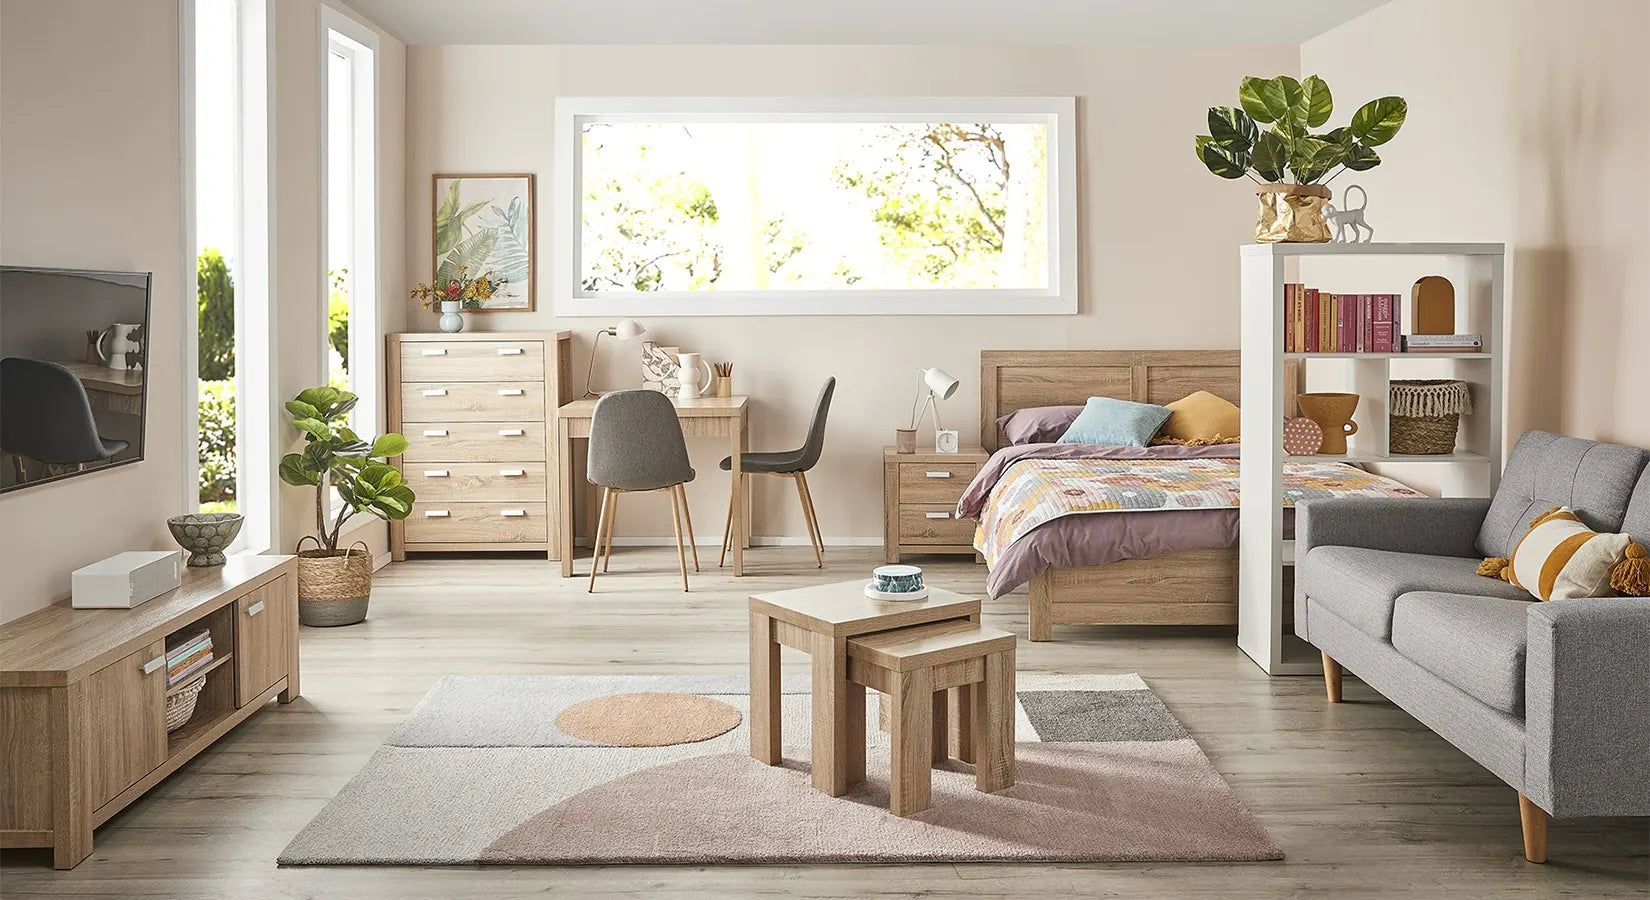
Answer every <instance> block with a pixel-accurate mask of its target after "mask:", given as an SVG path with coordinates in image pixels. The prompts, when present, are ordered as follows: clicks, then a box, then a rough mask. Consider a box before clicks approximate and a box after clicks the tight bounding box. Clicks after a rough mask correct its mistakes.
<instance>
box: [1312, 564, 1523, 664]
mask: <svg viewBox="0 0 1650 900" xmlns="http://www.w3.org/2000/svg"><path fill="white" fill-rule="evenodd" d="M1296 566H1297V567H1296V570H1295V577H1296V578H1299V579H1300V583H1301V588H1302V589H1303V590H1305V591H1306V595H1307V596H1308V597H1311V598H1312V599H1313V600H1314V601H1315V602H1317V603H1319V604H1321V605H1323V606H1324V607H1325V608H1327V609H1328V610H1329V611H1330V612H1333V613H1335V614H1336V615H1338V616H1340V617H1341V618H1343V619H1345V620H1346V621H1348V622H1350V623H1352V624H1353V625H1356V626H1357V627H1358V629H1359V630H1360V631H1362V632H1363V633H1365V634H1367V635H1369V636H1370V637H1375V638H1380V639H1381V640H1383V641H1385V640H1391V639H1392V604H1393V601H1395V600H1397V599H1398V597H1399V596H1401V595H1403V594H1407V593H1409V592H1410V591H1444V592H1447V593H1451V594H1472V595H1475V596H1479V597H1498V598H1502V599H1506V600H1528V599H1530V595H1529V594H1527V593H1525V592H1524V591H1523V590H1521V589H1519V588H1516V587H1513V586H1512V585H1510V584H1508V583H1507V582H1505V581H1502V580H1501V579H1499V578H1485V577H1484V576H1482V575H1480V574H1478V560H1475V559H1466V558H1463V557H1459V556H1429V555H1427V554H1424V553H1395V552H1393V551H1391V550H1365V549H1364V548H1362V547H1336V546H1327V547H1313V548H1312V549H1311V551H1310V552H1308V553H1307V554H1306V559H1305V560H1304V564H1302V563H1297V564H1296Z"/></svg>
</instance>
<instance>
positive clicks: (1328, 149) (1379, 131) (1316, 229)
mask: <svg viewBox="0 0 1650 900" xmlns="http://www.w3.org/2000/svg"><path fill="white" fill-rule="evenodd" d="M1238 102H1239V104H1240V105H1241V107H1242V108H1241V109H1239V108H1236V107H1230V106H1213V107H1210V108H1209V133H1208V134H1200V135H1198V136H1197V158H1198V159H1199V160H1200V161H1201V162H1202V163H1203V164H1204V165H1205V166H1207V167H1208V169H1209V171H1211V172H1213V173H1215V174H1216V175H1219V176H1220V177H1222V178H1228V179H1237V178H1245V177H1247V178H1249V179H1251V180H1253V181H1255V182H1256V183H1257V184H1259V185H1260V188H1259V190H1258V191H1257V192H1256V193H1257V195H1258V196H1259V197H1260V215H1259V218H1258V219H1257V220H1256V223H1255V239H1256V240H1258V241H1261V242H1262V243H1278V242H1283V241H1289V242H1303V243H1323V242H1325V241H1328V240H1329V239H1330V236H1331V235H1330V232H1329V225H1328V224H1327V223H1325V222H1324V220H1323V205H1324V203H1325V202H1327V201H1328V200H1329V198H1330V196H1331V195H1330V191H1329V188H1328V187H1327V185H1328V183H1329V182H1330V181H1333V180H1334V179H1335V177H1336V176H1338V175H1340V174H1341V173H1342V172H1345V171H1347V170H1349V169H1350V170H1351V171H1354V172H1363V171H1366V170H1368V169H1373V168H1375V167H1376V166H1378V165H1380V164H1381V157H1380V154H1378V153H1376V152H1375V150H1374V148H1375V147H1379V146H1380V145H1382V144H1384V143H1386V142H1387V141H1390V140H1392V138H1393V136H1394V135H1396V134H1397V133H1398V129H1399V128H1400V127H1402V126H1403V124H1404V116H1405V115H1406V114H1407V113H1408V112H1409V105H1408V104H1407V103H1405V102H1404V98H1402V97H1382V98H1380V99H1378V100H1371V101H1369V102H1368V103H1365V104H1364V105H1363V106H1361V107H1359V108H1358V111H1357V112H1355V113H1353V114H1352V121H1351V122H1350V123H1348V124H1347V125H1344V126H1342V127H1340V128H1333V129H1330V130H1329V131H1326V132H1322V133H1319V134H1313V133H1312V132H1311V131H1310V129H1313V128H1319V127H1322V126H1323V125H1325V124H1327V123H1328V122H1329V116H1330V113H1332V112H1333V111H1334V102H1333V100H1332V99H1331V97H1330V94H1329V85H1327V84H1325V83H1324V81H1323V79H1322V78H1319V77H1318V76H1316V75H1310V76H1307V78H1306V79H1305V80H1304V81H1296V80H1295V79H1294V78H1291V77H1290V76H1288V75H1279V76H1278V77H1276V78H1254V77H1250V78H1245V79H1243V81H1242V82H1240V83H1239V85H1238ZM1260 125H1270V126H1271V127H1270V128H1268V129H1266V130H1265V131H1262V130H1261V129H1260ZM1289 178H1293V179H1294V180H1293V181H1292V182H1291V181H1289V180H1288V179H1289Z"/></svg>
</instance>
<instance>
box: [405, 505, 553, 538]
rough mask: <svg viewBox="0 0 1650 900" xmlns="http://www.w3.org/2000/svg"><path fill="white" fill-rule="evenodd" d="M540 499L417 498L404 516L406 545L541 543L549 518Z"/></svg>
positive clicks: (545, 534)
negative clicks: (447, 500)
mask: <svg viewBox="0 0 1650 900" xmlns="http://www.w3.org/2000/svg"><path fill="white" fill-rule="evenodd" d="M548 515H549V513H548V510H547V506H546V505H545V504H543V503H429V502H425V501H424V499H423V498H420V499H419V500H418V502H416V503H414V504H413V511H412V515H410V516H408V517H407V518H406V521H405V524H406V536H407V544H408V545H409V546H408V548H407V549H409V550H416V549H418V548H417V547H413V546H411V545H412V544H415V543H419V542H429V543H447V544H455V543H466V544H470V543H473V544H513V543H543V542H545V541H548V540H549V539H550V519H549V518H548Z"/></svg>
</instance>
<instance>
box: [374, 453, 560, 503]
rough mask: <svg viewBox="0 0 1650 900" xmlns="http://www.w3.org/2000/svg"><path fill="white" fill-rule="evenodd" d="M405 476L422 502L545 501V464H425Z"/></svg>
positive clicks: (410, 466) (411, 468) (418, 465)
mask: <svg viewBox="0 0 1650 900" xmlns="http://www.w3.org/2000/svg"><path fill="white" fill-rule="evenodd" d="M404 468H405V471H404V472H403V473H402V476H403V477H404V478H406V480H407V487H410V488H412V491H413V493H414V494H416V495H417V496H418V500H419V502H421V503H432V504H433V503H453V502H457V501H469V502H475V503H496V502H505V501H514V502H528V503H532V502H536V503H543V502H544V500H545V496H546V494H545V477H546V473H545V465H544V463H538V462H533V463H529V462H518V463H422V464H413V465H408V466H405V467H404Z"/></svg>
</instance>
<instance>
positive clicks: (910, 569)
mask: <svg viewBox="0 0 1650 900" xmlns="http://www.w3.org/2000/svg"><path fill="white" fill-rule="evenodd" d="M871 587H873V588H875V589H876V590H879V591H881V592H883V593H885V594H914V593H916V592H917V591H920V590H922V589H923V583H922V569H919V568H917V567H916V566H878V567H877V568H875V569H872V570H871Z"/></svg>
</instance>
